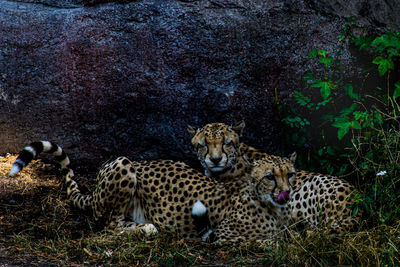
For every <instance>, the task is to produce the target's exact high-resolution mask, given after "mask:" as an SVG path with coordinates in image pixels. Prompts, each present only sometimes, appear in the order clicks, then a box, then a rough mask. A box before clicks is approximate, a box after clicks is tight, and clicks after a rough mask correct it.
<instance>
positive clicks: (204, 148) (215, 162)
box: [188, 121, 245, 176]
mask: <svg viewBox="0 0 400 267" xmlns="http://www.w3.org/2000/svg"><path fill="white" fill-rule="evenodd" d="M244 126H245V124H244V122H243V121H242V122H240V123H239V124H237V125H234V126H229V125H226V124H224V123H210V124H207V125H205V126H204V127H203V128H201V129H197V130H194V129H193V128H192V127H190V126H188V131H189V133H190V135H191V136H192V144H193V146H194V149H195V151H196V153H197V157H198V159H199V160H200V162H201V165H202V166H203V168H204V169H205V170H206V175H207V176H210V175H218V174H221V173H224V172H226V171H227V170H229V169H230V168H232V167H233V165H234V164H235V161H236V159H237V157H238V156H239V155H240V151H239V136H240V135H241V133H242V130H243V128H244Z"/></svg>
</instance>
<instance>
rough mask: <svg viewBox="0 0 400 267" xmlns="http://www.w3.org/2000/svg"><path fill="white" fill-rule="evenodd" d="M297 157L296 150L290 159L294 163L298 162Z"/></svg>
mask: <svg viewBox="0 0 400 267" xmlns="http://www.w3.org/2000/svg"><path fill="white" fill-rule="evenodd" d="M296 158H297V153H296V151H295V152H293V153H292V154H291V155H290V156H289V160H290V161H291V162H292V163H293V164H294V163H295V162H296Z"/></svg>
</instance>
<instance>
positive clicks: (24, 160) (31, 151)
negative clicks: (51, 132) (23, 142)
mask: <svg viewBox="0 0 400 267" xmlns="http://www.w3.org/2000/svg"><path fill="white" fill-rule="evenodd" d="M42 152H45V153H49V154H52V155H53V156H55V157H56V160H57V161H58V162H59V163H60V165H61V169H62V170H63V169H68V165H69V163H70V161H69V158H68V156H67V155H66V154H65V152H64V151H63V150H62V148H61V147H59V146H58V145H56V144H54V143H52V142H49V141H38V142H33V143H31V144H30V145H28V146H25V147H24V149H23V150H22V151H21V152H20V153H19V155H18V158H17V159H16V160H15V162H14V164H13V165H12V167H11V171H10V173H9V175H10V176H11V175H14V174H17V173H19V172H20V171H21V170H22V169H23V168H24V167H25V166H27V165H28V164H29V162H31V161H32V160H33V159H34V158H36V157H37V156H38V155H39V154H40V153H42Z"/></svg>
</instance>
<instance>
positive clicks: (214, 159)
mask: <svg viewBox="0 0 400 267" xmlns="http://www.w3.org/2000/svg"><path fill="white" fill-rule="evenodd" d="M210 160H211V161H212V163H214V164H215V165H217V164H218V163H219V162H220V161H221V160H222V157H217V158H210Z"/></svg>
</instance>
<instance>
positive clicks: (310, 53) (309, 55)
mask: <svg viewBox="0 0 400 267" xmlns="http://www.w3.org/2000/svg"><path fill="white" fill-rule="evenodd" d="M317 53H318V50H317V49H316V48H314V49H312V50H311V51H310V52H309V53H308V58H309V59H311V58H315V57H316V56H317Z"/></svg>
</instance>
